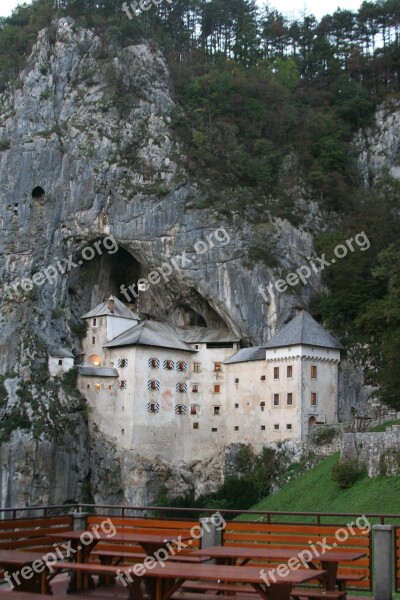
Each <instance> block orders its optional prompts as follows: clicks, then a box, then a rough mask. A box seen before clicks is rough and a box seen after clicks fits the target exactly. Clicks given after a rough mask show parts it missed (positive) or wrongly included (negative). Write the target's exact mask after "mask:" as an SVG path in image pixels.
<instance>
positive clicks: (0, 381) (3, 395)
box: [0, 375, 8, 408]
mask: <svg viewBox="0 0 400 600" xmlns="http://www.w3.org/2000/svg"><path fill="white" fill-rule="evenodd" d="M5 379H6V378H5V377H4V375H0V408H3V407H4V406H5V405H6V404H7V400H8V393H7V390H6V387H5V385H4V380H5Z"/></svg>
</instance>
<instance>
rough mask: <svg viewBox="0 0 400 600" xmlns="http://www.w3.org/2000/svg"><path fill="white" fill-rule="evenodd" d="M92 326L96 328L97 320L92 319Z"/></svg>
mask: <svg viewBox="0 0 400 600" xmlns="http://www.w3.org/2000/svg"><path fill="white" fill-rule="evenodd" d="M92 325H93V327H96V325H97V319H93V323H92Z"/></svg>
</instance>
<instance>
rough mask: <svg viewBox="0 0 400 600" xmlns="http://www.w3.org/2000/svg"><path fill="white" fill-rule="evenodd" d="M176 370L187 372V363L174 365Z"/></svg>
mask: <svg viewBox="0 0 400 600" xmlns="http://www.w3.org/2000/svg"><path fill="white" fill-rule="evenodd" d="M176 370H177V371H187V363H185V362H178V363H176Z"/></svg>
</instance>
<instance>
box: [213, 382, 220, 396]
mask: <svg viewBox="0 0 400 600" xmlns="http://www.w3.org/2000/svg"><path fill="white" fill-rule="evenodd" d="M220 393H221V386H220V385H219V383H216V384H215V385H214V394H220Z"/></svg>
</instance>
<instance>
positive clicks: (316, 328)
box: [263, 310, 344, 350]
mask: <svg viewBox="0 0 400 600" xmlns="http://www.w3.org/2000/svg"><path fill="white" fill-rule="evenodd" d="M300 344H301V345H304V346H319V347H322V348H336V349H338V350H343V349H344V348H343V346H342V345H341V344H340V343H339V342H338V340H337V339H336V338H334V337H333V336H332V335H331V334H330V333H329V332H328V331H326V329H324V328H323V327H322V326H321V325H320V324H319V323H317V321H316V320H315V319H313V318H312V316H311V315H310V314H308V312H306V311H305V310H303V311H301V312H300V313H299V314H298V315H297V316H296V317H295V318H294V319H292V320H291V321H290V322H289V323H288V324H287V325H285V327H284V328H283V329H281V331H279V332H278V333H277V334H276V335H274V336H273V337H272V338H271V339H270V340H269V341H268V342H267V343H266V344H265V346H263V348H280V347H282V346H298V345H300Z"/></svg>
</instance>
